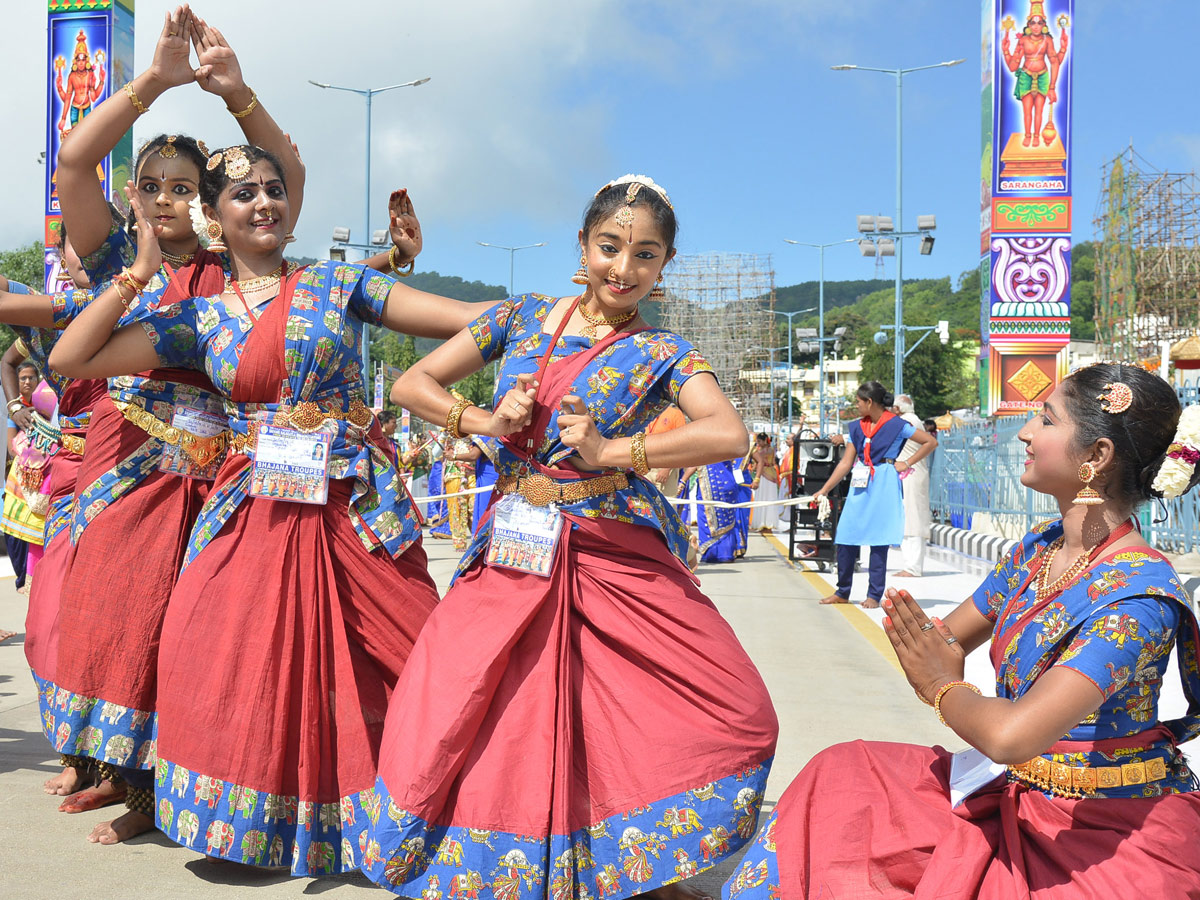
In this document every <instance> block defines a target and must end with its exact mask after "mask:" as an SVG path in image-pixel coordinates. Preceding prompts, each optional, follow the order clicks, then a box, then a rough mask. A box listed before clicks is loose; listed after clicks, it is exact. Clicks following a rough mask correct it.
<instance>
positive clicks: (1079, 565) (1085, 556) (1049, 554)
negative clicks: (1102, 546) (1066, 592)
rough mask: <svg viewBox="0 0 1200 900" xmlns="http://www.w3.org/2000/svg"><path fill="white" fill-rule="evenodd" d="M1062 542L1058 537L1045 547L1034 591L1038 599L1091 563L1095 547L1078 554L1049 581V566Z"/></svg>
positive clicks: (1073, 577) (1071, 578)
mask: <svg viewBox="0 0 1200 900" xmlns="http://www.w3.org/2000/svg"><path fill="white" fill-rule="evenodd" d="M1063 543H1064V540H1063V538H1059V539H1058V540H1056V541H1055V542H1054V543H1052V544H1051V545H1050V546H1049V547H1048V548H1047V549H1046V561H1045V563H1043V564H1042V569H1041V571H1040V572H1038V578H1037V590H1036V592H1035V593H1034V596H1035V597H1036V598H1037V600H1038V601H1042V600H1045V599H1046V598H1047V597H1049V596H1050V595H1051V594H1053V593H1055V592H1056V591H1059V590H1062V589H1063V588H1065V587H1066V586H1067V585H1068V584H1070V583H1071V582H1072V581H1074V580H1075V579H1076V578H1078V577H1079V576H1080V575H1082V574H1083V573H1084V572H1085V571H1086V570H1087V567H1088V566H1090V565H1091V564H1092V554H1093V553H1095V552H1096V548H1095V547H1091V548H1089V549H1087V550H1085V551H1083V553H1081V554H1079V556H1078V557H1077V558H1076V559H1075V562H1073V563H1071V565H1070V567H1069V568H1068V569H1067V570H1066V571H1065V572H1063V573H1062V574H1061V575H1059V576H1058V577H1057V578H1055V579H1054V581H1053V582H1051V581H1050V567H1051V566H1052V565H1054V559H1055V557H1056V556H1058V551H1059V550H1061V549H1062V547H1063ZM1097 546H1099V545H1097Z"/></svg>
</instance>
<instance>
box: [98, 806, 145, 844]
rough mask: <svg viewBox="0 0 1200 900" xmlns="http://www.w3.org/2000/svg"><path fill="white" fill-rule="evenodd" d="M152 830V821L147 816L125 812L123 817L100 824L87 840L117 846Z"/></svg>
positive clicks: (129, 811) (130, 811)
mask: <svg viewBox="0 0 1200 900" xmlns="http://www.w3.org/2000/svg"><path fill="white" fill-rule="evenodd" d="M153 828H154V820H153V819H151V818H150V817H149V816H147V815H145V814H144V813H140V812H134V811H133V810H127V811H126V813H125V814H124V815H123V816H117V817H116V818H115V819H113V820H112V821H111V822H101V823H100V824H99V825H97V826H96V827H95V828H93V829H92V833H91V834H89V835H88V838H87V839H88V840H89V841H91V842H92V843H93V844H119V843H121V841H127V840H129V839H130V838H131V837H134V836H135V835H139V834H144V833H145V832H147V831H150V830H152V829H153Z"/></svg>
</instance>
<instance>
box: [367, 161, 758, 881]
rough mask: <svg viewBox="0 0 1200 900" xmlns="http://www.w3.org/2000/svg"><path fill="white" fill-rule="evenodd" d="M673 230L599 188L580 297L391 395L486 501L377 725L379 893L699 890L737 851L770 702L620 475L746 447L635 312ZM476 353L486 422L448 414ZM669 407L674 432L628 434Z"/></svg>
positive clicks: (627, 198)
mask: <svg viewBox="0 0 1200 900" xmlns="http://www.w3.org/2000/svg"><path fill="white" fill-rule="evenodd" d="M675 227H676V226H675V214H674V210H673V209H672V208H671V205H670V203H669V201H668V200H667V197H666V194H665V193H663V192H662V189H661V188H659V187H658V186H657V185H655V184H654V183H653V182H652V181H650V180H649V179H645V178H643V177H641V176H637V177H634V176H627V177H626V178H623V179H620V180H619V181H617V182H612V183H610V184H608V185H605V186H604V188H602V189H601V190H600V191H599V192H598V193H597V194H596V196H595V198H594V199H593V201H592V203H591V205H590V207H589V208H588V211H587V213H586V216H585V219H584V224H583V228H582V230H581V231H580V232H579V241H580V244H581V245H582V248H583V253H584V258H583V265H582V266H581V269H580V272H579V273H578V274H577V276H576V278H577V280H578V283H585V284H586V285H587V289H586V290H585V291H584V293H583V295H582V296H580V297H564V298H554V297H546V296H541V295H538V294H527V295H524V296H520V297H514V298H512V299H510V300H508V301H506V302H505V303H503V304H501V305H500V306H498V307H497V308H496V309H494V310H492V311H491V312H490V313H489V314H488V315H486V316H484V317H482V318H480V319H478V320H477V321H476V322H475V323H474V324H473V325H471V327H470V329H469V330H466V331H464V332H462V333H461V334H459V335H457V336H456V337H454V338H453V339H451V340H450V341H449V342H447V343H446V344H445V345H444V346H443V347H442V348H439V349H438V350H435V351H434V352H433V353H431V354H430V355H429V356H427V357H425V358H424V359H423V360H421V361H419V362H418V363H417V364H416V365H414V366H413V367H412V368H411V369H409V370H408V371H407V372H406V373H405V374H404V376H403V377H402V378H401V379H400V381H399V382H397V384H396V387H395V388H394V389H393V392H392V400H393V401H394V402H397V403H403V405H404V406H405V407H407V408H409V409H412V410H413V411H414V412H416V413H417V414H418V415H420V416H422V417H423V418H426V419H428V420H429V421H433V422H439V423H440V422H445V423H446V427H447V431H448V432H449V433H450V435H451V436H452V437H458V436H460V435H463V434H485V435H491V436H493V437H498V438H502V442H501V449H500V451H499V453H498V454H497V468H498V470H499V476H498V480H497V484H496V488H497V493H498V494H499V495H502V497H501V499H500V500H499V502H497V503H495V504H494V505H493V506H492V507H491V508H490V509H489V511H488V513H487V516H486V518H485V520H484V521H483V522H482V523H481V524H480V526H479V527H478V529H477V530H476V533H475V536H474V540H473V542H472V544H471V546H470V548H469V549H468V550H467V552H466V554H465V555H464V557H463V561H462V563H461V564H460V568H459V574H458V576H457V580H456V581H455V582H454V584H453V586H452V587H451V589H450V591H449V593H447V595H446V597H445V598H444V599H443V601H442V602H441V603H440V604H439V605H438V607H437V609H436V610H434V612H433V615H432V617H431V618H430V620H429V622H428V623H427V624H426V626H425V629H424V630H423V631H422V632H421V636H420V639H419V640H418V642H417V645H416V647H415V648H414V650H413V655H412V657H411V658H410V660H409V663H408V666H407V667H406V670H405V673H404V676H403V677H402V679H401V680H400V682H399V683H398V684H397V686H396V692H395V694H394V695H393V697H392V702H391V705H390V707H389V709H388V718H387V723H386V726H385V730H384V740H383V745H382V747H381V749H380V766H379V768H380V778H379V781H378V785H377V790H378V792H379V793H380V795H381V800H382V805H383V807H384V810H385V812H384V814H381V815H379V816H378V817H377V818H374V819H372V820H371V823H370V834H369V838H368V844H367V856H366V857H364V868H365V870H366V872H367V874H368V875H369V876H370V877H371V878H372V879H374V880H375V881H378V882H379V883H381V884H383V885H384V886H385V887H387V888H388V889H389V890H392V891H394V892H396V893H398V894H402V895H404V896H407V897H428V896H434V895H436V894H438V893H439V892H443V891H453V890H460V889H461V887H462V886H463V885H465V886H466V890H468V891H470V892H474V891H478V890H480V889H481V888H483V886H484V884H485V882H486V884H487V886H488V888H489V889H490V890H491V891H492V893H493V894H494V895H495V896H497V897H516V896H518V894H519V895H520V896H521V897H522V898H526V897H534V898H537V897H551V896H553V897H571V896H574V897H585V896H587V897H591V896H600V895H603V896H606V897H608V898H609V900H618V898H622V897H629V896H632V895H634V894H641V893H644V892H648V891H655V890H656V889H659V890H660V892H661V893H656V896H664V897H666V896H679V897H686V896H695V894H694V892H692V891H691V890H689V888H687V887H684V886H681V885H678V884H673V882H678V881H679V880H681V879H686V878H689V877H691V876H692V875H695V874H696V873H697V872H699V871H700V870H702V869H706V868H709V867H710V866H712V865H714V864H716V863H717V862H718V861H719V860H721V859H722V858H724V857H726V856H728V855H729V854H730V853H733V852H735V851H736V850H737V849H738V847H739V846H741V844H742V843H743V842H744V841H745V840H748V839H749V838H750V837H751V836H752V835H753V832H754V828H755V827H756V826H755V824H754V823H755V822H756V821H757V814H758V807H759V804H760V802H761V799H762V790H763V785H764V783H765V779H766V775H767V769H768V767H769V764H770V761H771V757H772V754H773V752H774V746H775V737H776V732H777V723H776V720H775V714H774V711H773V709H772V707H771V701H770V698H769V696H768V695H767V691H766V688H765V687H764V685H763V682H762V679H761V678H760V677H759V674H758V672H757V671H756V670H755V668H754V665H753V664H752V663H751V662H750V660H749V658H748V657H747V656H746V654H745V652H744V651H743V650H742V648H741V646H740V645H739V643H738V640H737V638H736V637H735V635H734V634H733V631H732V629H731V628H730V627H729V625H728V624H727V623H726V622H725V620H724V619H722V618H721V616H720V614H719V613H718V612H717V610H716V609H715V608H714V606H713V604H712V603H711V602H710V601H709V600H708V598H707V597H705V596H704V594H702V593H701V592H700V590H699V588H698V586H697V582H696V579H695V578H694V577H693V576H692V574H691V573H690V572H689V571H688V569H687V566H686V565H685V563H684V560H685V559H686V556H687V548H688V536H687V532H686V530H685V529H684V527H683V524H682V522H681V521H680V519H679V517H678V516H677V515H676V514H675V512H674V511H673V510H672V508H671V507H670V506H669V505H668V504H667V502H666V500H665V499H664V498H663V496H662V494H661V492H660V491H659V490H658V489H657V488H655V487H654V486H653V485H652V484H651V483H650V482H649V481H648V480H646V479H645V478H642V477H640V476H641V475H644V474H645V473H647V472H648V471H649V470H650V467H651V466H655V465H656V466H670V467H676V466H688V465H703V464H705V463H708V462H712V461H715V460H721V459H728V458H729V457H730V456H733V455H734V454H736V453H739V452H741V451H742V449H743V443H742V442H743V440H744V435H745V432H744V431H743V429H742V423H741V420H740V419H739V417H738V414H737V412H736V411H735V410H734V409H733V407H732V406H731V405H730V403H729V401H728V400H727V399H726V398H725V396H724V394H722V392H721V390H720V388H719V386H718V384H717V381H716V379H715V378H713V376H712V374H711V369H710V367H709V366H708V364H707V363H706V362H705V361H704V360H703V359H702V358H701V356H700V355H699V353H698V352H697V351H696V350H695V349H693V348H692V347H691V346H690V345H689V344H688V343H687V342H686V341H684V340H682V339H681V338H679V337H678V336H677V335H674V334H672V333H670V332H667V331H662V330H659V329H651V328H648V327H647V326H646V325H645V323H644V322H643V321H642V319H641V317H640V316H639V313H638V304H639V302H640V301H642V300H643V299H646V297H647V295H648V294H649V293H650V292H651V289H652V288H653V287H654V286H655V282H656V280H657V279H658V278H659V277H660V275H661V273H662V270H663V267H664V266H665V265H666V263H667V262H668V261H669V260H670V259H671V257H672V256H673V255H674V253H675V246H674V238H675ZM496 359H499V360H500V375H499V382H498V387H497V389H496V394H495V397H496V402H495V404H494V411H493V412H491V413H489V412H486V411H484V410H482V409H479V408H478V407H474V406H471V405H470V404H469V403H467V402H466V401H458V402H455V400H454V398H453V396H451V394H450V393H449V392H448V391H447V390H446V386H447V385H450V384H453V383H455V382H457V381H459V380H460V379H462V378H464V377H466V376H467V375H468V374H470V373H471V372H475V371H478V370H479V369H481V368H482V367H483V366H484V365H485V364H487V363H488V362H490V361H492V360H496ZM672 402H676V403H678V405H679V406H680V407H681V408H682V409H683V411H684V412H685V413H686V414H687V416H688V418H689V419H690V420H691V421H690V422H689V423H688V424H687V425H684V426H682V427H680V428H676V429H674V430H673V431H669V432H666V433H663V434H655V435H650V436H647V434H646V432H645V429H646V428H647V427H648V426H649V424H650V423H651V422H652V421H653V420H654V418H655V417H656V416H657V415H658V414H659V413H661V412H662V410H663V409H664V408H666V406H667V404H669V403H672ZM630 470H632V471H630ZM635 473H636V474H635ZM526 892H528V893H526Z"/></svg>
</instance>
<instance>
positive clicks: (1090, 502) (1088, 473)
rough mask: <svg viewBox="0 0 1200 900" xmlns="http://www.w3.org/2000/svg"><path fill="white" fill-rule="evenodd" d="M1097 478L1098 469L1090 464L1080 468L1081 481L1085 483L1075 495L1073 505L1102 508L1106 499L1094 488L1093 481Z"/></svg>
mask: <svg viewBox="0 0 1200 900" xmlns="http://www.w3.org/2000/svg"><path fill="white" fill-rule="evenodd" d="M1095 477H1096V467H1095V466H1094V465H1092V464H1091V463H1090V462H1085V463H1084V464H1083V465H1082V466H1080V467H1079V480H1080V481H1082V482H1083V487H1081V488H1080V489H1079V493H1078V494H1076V495H1075V499H1074V500H1073V501H1072V502H1073V503H1078V504H1079V505H1080V506H1100V505H1101V504H1103V503H1104V498H1103V497H1101V496H1100V495H1099V494H1098V493H1097V492H1096V489H1095V488H1094V487H1092V479H1093V478H1095Z"/></svg>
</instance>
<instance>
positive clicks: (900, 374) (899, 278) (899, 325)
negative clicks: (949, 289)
mask: <svg viewBox="0 0 1200 900" xmlns="http://www.w3.org/2000/svg"><path fill="white" fill-rule="evenodd" d="M964 61H965V60H961V59H954V60H949V61H947V62H940V63H934V64H933V65H929V66H914V67H912V68H909V69H878V68H874V67H872V66H850V65H843V66H833V67H832V68H833V69H835V70H838V71H843V70H846V69H861V70H862V71H864V72H882V73H883V74H885V75H891V76H892V77H893V78H895V79H896V228H897V229H899V228H903V227H904V178H903V173H904V130H903V128H904V126H903V123H904V76H905V75H907V74H908V73H909V72H922V71H924V70H926V69H941V68H948V67H950V66H957V65H958V64H959V63H961V62H964ZM903 291H904V244H903V242H899V243H898V244H897V246H896V344H895V361H896V371H895V376H894V378H893V380H892V384H893V389H892V393H893V394H895V395H896V396H899V395H900V394H901V393H903V392H904V294H903Z"/></svg>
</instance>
